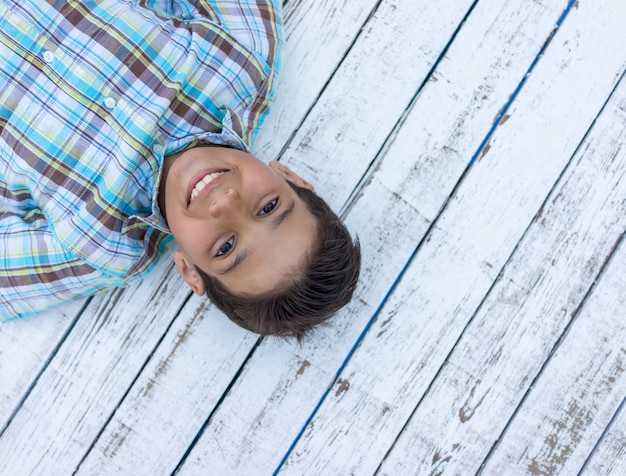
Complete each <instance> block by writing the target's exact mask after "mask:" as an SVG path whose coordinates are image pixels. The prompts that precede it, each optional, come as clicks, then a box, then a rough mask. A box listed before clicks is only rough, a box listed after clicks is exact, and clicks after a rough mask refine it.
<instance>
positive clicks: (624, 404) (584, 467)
mask: <svg viewBox="0 0 626 476" xmlns="http://www.w3.org/2000/svg"><path fill="white" fill-rule="evenodd" d="M624 408H626V397H624V399H623V400H622V403H620V404H619V406H618V407H617V411H616V412H615V413H614V414H613V416H612V417H611V420H610V421H609V424H608V425H607V426H606V428H605V429H604V431H603V432H602V434H601V435H600V437H599V438H598V441H596V444H595V445H593V449H592V450H591V451H590V452H589V456H587V459H586V460H585V462H584V464H583V465H582V467H581V468H580V471H579V472H578V476H581V475H582V474H583V473H584V472H585V471H586V470H587V466H589V462H590V461H591V458H592V457H593V455H594V454H595V453H596V451H597V450H598V447H599V446H600V443H601V442H602V440H604V437H605V436H606V435H607V433H608V432H609V431H610V430H611V428H612V427H613V425H614V424H615V421H616V420H617V418H618V416H619V414H620V413H621V412H622V411H623V410H624Z"/></svg>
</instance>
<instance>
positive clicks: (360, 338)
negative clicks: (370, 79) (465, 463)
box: [273, 0, 573, 475]
mask: <svg viewBox="0 0 626 476" xmlns="http://www.w3.org/2000/svg"><path fill="white" fill-rule="evenodd" d="M572 1H573V0H572ZM477 3H478V0H475V1H474V2H473V3H472V5H471V6H470V7H469V9H468V10H467V12H466V14H465V15H464V17H463V19H462V20H461V21H460V22H459V25H458V26H457V28H456V29H455V31H454V33H453V34H452V36H451V37H450V40H449V41H448V43H447V44H446V46H445V47H444V48H443V50H442V52H441V54H440V55H439V56H438V57H437V59H436V61H435V62H434V63H433V66H432V67H431V69H430V70H429V72H428V73H427V75H426V77H425V79H424V81H423V82H422V84H421V85H420V86H419V88H418V90H417V92H416V93H415V95H414V96H413V98H412V99H411V101H410V103H409V105H408V106H407V108H406V109H405V111H404V113H403V114H402V115H401V116H400V118H399V119H398V122H397V123H396V125H394V127H393V129H392V131H391V132H390V134H389V136H388V137H387V139H386V140H385V142H384V144H383V146H382V147H381V149H380V150H379V152H378V153H377V154H376V155H375V159H374V160H373V161H372V162H371V163H370V165H369V168H368V170H369V169H371V168H372V166H373V164H374V163H375V162H376V160H377V158H378V157H379V155H380V154H381V152H382V151H384V150H386V148H387V147H388V145H389V142H390V140H393V138H394V137H395V135H397V131H398V129H399V128H400V127H401V126H402V124H403V123H404V122H405V121H406V117H407V116H408V114H409V113H410V110H411V109H412V107H413V106H414V104H415V102H416V101H417V99H418V97H419V94H420V92H421V91H422V89H423V88H424V86H425V85H426V84H427V83H428V81H429V80H430V77H431V76H432V75H433V74H434V72H435V71H436V69H437V67H438V66H439V64H440V63H441V61H442V60H443V59H444V57H445V54H446V53H447V51H448V50H449V48H450V46H451V45H452V44H453V43H454V41H455V39H456V37H457V36H458V33H459V32H460V31H461V29H462V28H463V25H464V24H465V22H466V20H467V18H468V17H469V16H470V15H471V13H472V12H473V10H474V8H475V6H476V4H477ZM468 171H469V166H468V167H466V168H465V170H464V171H463V173H462V174H461V176H460V178H459V180H458V181H457V183H456V185H455V186H454V188H453V189H452V192H451V193H450V195H449V196H448V198H447V199H446V201H445V202H444V204H443V205H442V207H441V209H440V211H439V214H438V215H437V217H436V218H435V219H434V220H433V221H432V222H431V224H430V225H429V227H428V229H427V231H426V233H425V234H424V236H423V237H422V239H421V240H420V242H419V243H418V244H417V246H416V247H415V249H414V250H413V252H412V253H411V255H410V256H409V258H408V260H407V261H406V262H405V264H404V266H403V267H402V269H401V270H400V272H399V273H398V275H397V276H396V279H395V280H394V282H393V283H392V284H391V287H390V288H389V289H388V290H387V292H386V294H385V296H384V297H383V299H382V300H381V302H380V304H379V305H378V307H377V308H376V310H375V311H374V313H373V314H372V316H371V317H370V319H369V320H368V322H367V323H366V324H365V327H364V328H363V330H362V331H361V333H360V334H359V336H358V338H357V339H356V341H355V343H354V345H353V346H352V348H351V349H350V351H349V352H348V354H347V355H346V357H345V359H344V360H343V362H342V364H341V365H340V366H339V368H338V370H337V372H336V373H335V376H334V378H333V379H332V380H331V382H330V383H329V385H328V386H327V388H326V390H325V391H324V393H323V394H322V396H321V397H320V399H319V401H318V403H317V404H316V406H315V407H314V409H313V411H312V412H311V414H310V415H309V417H308V418H307V420H306V421H305V422H304V424H303V426H302V428H301V429H300V431H299V432H298V434H297V435H296V437H295V438H294V440H293V441H292V443H291V445H290V446H289V448H288V449H287V452H286V453H285V455H284V456H283V458H282V459H281V461H280V462H279V464H278V466H277V467H276V469H275V470H274V472H273V474H274V475H276V474H278V472H279V471H280V469H281V468H282V466H283V465H284V463H285V462H286V460H287V458H288V457H289V455H290V454H291V452H292V451H293V449H294V448H295V446H296V444H297V443H298V441H299V440H300V438H301V437H302V435H303V434H304V431H305V430H306V428H307V427H308V426H309V424H310V423H311V421H312V420H313V418H314V417H315V415H316V413H317V412H318V410H319V408H320V407H321V405H322V404H323V403H324V401H325V400H326V398H327V396H328V394H329V393H330V391H331V390H332V388H333V386H334V385H335V383H336V382H337V379H338V378H339V376H340V375H341V373H342V372H343V370H344V369H345V367H346V366H347V365H348V362H349V361H350V359H351V358H352V356H353V355H354V353H355V352H356V349H357V348H358V347H359V345H360V344H361V342H362V341H363V338H364V337H365V335H366V334H367V332H368V331H369V329H370V328H371V326H372V324H373V323H374V322H375V320H376V318H377V317H378V314H379V313H380V311H381V310H382V308H383V306H384V305H385V304H386V302H387V300H388V299H389V297H390V295H391V293H392V292H393V291H394V289H395V288H396V286H397V285H398V284H399V282H400V281H401V280H402V277H403V276H404V273H405V272H406V270H407V269H408V267H409V266H410V265H411V263H412V261H413V259H414V258H415V256H416V255H417V252H418V251H419V249H420V248H421V246H422V244H423V243H424V242H425V241H426V240H427V239H428V238H429V236H430V235H431V233H432V230H433V229H434V227H435V225H436V224H437V223H438V220H439V217H441V215H442V212H443V211H444V210H445V209H446V208H447V206H448V204H449V202H450V200H451V199H452V197H453V196H454V195H455V192H456V191H457V190H458V188H459V187H460V185H461V184H462V183H463V180H464V178H465V176H466V175H467V173H468ZM365 175H367V173H366V174H365ZM364 182H365V180H364V179H362V180H361V181H360V182H359V184H357V187H356V188H355V190H357V189H359V186H360V185H361V184H362V183H364ZM355 196H356V194H353V195H352V196H351V197H349V199H348V201H347V204H346V206H344V209H343V210H342V213H341V214H342V215H344V214H345V213H347V211H348V210H349V208H350V203H349V202H350V201H351V200H352V199H353V198H354V197H355Z"/></svg>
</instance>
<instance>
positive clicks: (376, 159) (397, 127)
mask: <svg viewBox="0 0 626 476" xmlns="http://www.w3.org/2000/svg"><path fill="white" fill-rule="evenodd" d="M477 3H478V0H475V1H474V2H473V3H472V4H471V5H470V7H469V8H468V10H467V12H466V13H465V15H464V16H463V18H462V19H461V21H460V22H459V25H458V26H457V28H456V29H455V30H454V33H452V36H451V37H450V40H448V43H446V45H445V46H444V48H443V50H442V51H441V53H440V54H439V56H438V57H437V59H436V60H435V61H434V63H433V65H432V66H431V68H430V69H429V70H428V73H426V76H425V77H424V80H423V81H422V83H421V84H420V85H419V86H418V88H417V90H416V91H415V94H414V95H413V97H412V98H411V99H410V100H409V104H408V105H407V107H406V108H405V109H404V111H403V112H402V114H401V115H400V117H399V118H398V120H397V121H396V123H395V124H394V126H393V127H392V129H391V132H390V133H389V135H388V136H387V138H386V139H385V141H384V142H383V144H382V146H381V147H380V149H378V151H377V152H376V154H374V158H373V159H372V161H371V162H370V163H369V165H368V166H367V169H366V170H365V172H364V173H363V176H362V177H361V180H359V182H358V183H357V184H356V185H355V187H354V190H353V191H352V193H351V194H350V196H349V197H348V199H347V200H346V202H345V204H344V206H343V207H342V209H341V212H340V214H339V215H340V216H341V217H343V216H345V215H346V214H347V213H348V212H349V211H350V208H351V207H352V205H353V204H354V202H355V201H356V198H357V197H358V196H359V193H360V191H361V189H362V188H363V187H364V185H365V184H366V183H367V181H368V180H369V179H370V178H371V176H372V175H373V174H374V173H375V172H376V164H377V163H378V162H380V161H381V157H383V156H384V155H385V153H386V152H387V150H389V148H391V146H392V145H393V143H394V141H395V139H396V138H397V136H398V134H399V131H400V129H402V126H403V125H404V123H405V122H406V121H407V118H408V117H409V115H410V114H411V112H412V110H413V108H414V107H415V104H416V103H417V101H418V99H419V97H420V95H421V93H422V91H423V89H424V87H425V86H426V85H427V84H428V83H429V82H430V81H431V79H432V78H433V75H434V74H435V71H437V68H438V67H439V65H440V64H441V62H442V61H443V59H444V58H445V56H446V54H447V53H448V50H449V49H450V47H451V46H452V44H453V43H454V41H455V40H456V37H457V36H458V33H459V32H460V31H461V29H462V28H463V25H464V24H465V22H466V21H467V19H468V18H469V16H470V15H471V14H472V12H473V11H474V8H475V7H476V4H477ZM481 148H482V144H481ZM479 150H480V148H479ZM476 154H477V153H475V154H474V155H476ZM470 165H471V162H470ZM459 180H460V179H459ZM444 208H445V204H444V206H443V207H442V208H441V209H440V212H439V213H441V211H442V210H443V209H444Z"/></svg>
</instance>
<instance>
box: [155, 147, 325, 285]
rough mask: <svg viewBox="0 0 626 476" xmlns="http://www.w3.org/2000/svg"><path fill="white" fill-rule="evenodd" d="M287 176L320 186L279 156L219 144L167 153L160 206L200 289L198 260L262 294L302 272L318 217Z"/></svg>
mask: <svg viewBox="0 0 626 476" xmlns="http://www.w3.org/2000/svg"><path fill="white" fill-rule="evenodd" d="M287 180H290V181H292V182H294V183H295V184H296V185H299V186H301V187H306V188H309V189H312V188H313V187H312V186H311V185H310V184H309V183H308V182H306V181H305V180H303V179H302V178H300V177H298V176H297V175H296V174H294V173H293V172H292V171H291V170H289V169H287V168H286V167H285V166H283V165H281V164H279V163H278V162H272V163H270V165H269V166H268V165H266V164H265V163H263V162H261V161H260V160H258V159H257V158H255V157H254V156H252V155H250V154H248V153H245V152H242V151H238V150H235V149H228V148H224V147H217V146H207V147H195V148H192V149H188V150H186V151H184V152H182V153H179V154H174V155H171V156H168V157H166V158H165V162H164V166H163V176H162V178H161V188H160V191H159V206H160V207H161V211H162V213H163V214H164V216H165V218H166V220H167V223H168V226H169V228H170V230H171V231H172V234H173V235H174V238H175V240H176V243H177V244H178V247H179V251H177V252H176V253H175V254H174V261H175V263H176V266H177V268H178V271H179V272H180V274H181V276H182V277H183V279H185V281H186V282H187V284H188V285H189V286H190V287H191V289H192V290H193V291H194V292H196V293H197V294H204V284H203V282H202V279H201V278H200V276H199V274H198V273H197V272H196V270H195V266H198V267H199V268H200V269H202V270H203V271H204V272H205V273H207V274H208V275H209V276H213V277H216V278H217V279H218V280H219V281H220V282H221V283H222V284H223V285H225V286H226V288H227V289H229V290H230V291H231V292H236V293H248V294H262V293H265V292H267V291H271V290H273V289H276V287H277V286H279V285H280V284H281V283H282V281H283V279H284V278H285V276H286V275H287V274H290V273H293V272H297V271H298V270H299V269H300V267H301V264H302V260H303V258H304V255H305V254H306V252H307V251H308V250H309V249H310V248H311V247H312V245H313V237H314V230H315V220H314V218H313V216H312V215H311V214H310V213H309V211H308V210H307V209H306V206H305V205H304V204H303V203H302V201H301V200H300V199H299V197H298V196H297V194H296V193H295V192H294V191H293V189H292V188H291V187H290V186H289V185H288V184H287Z"/></svg>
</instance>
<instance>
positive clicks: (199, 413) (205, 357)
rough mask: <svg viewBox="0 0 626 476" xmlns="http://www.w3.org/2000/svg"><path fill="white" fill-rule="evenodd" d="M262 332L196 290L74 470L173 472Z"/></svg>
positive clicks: (112, 472) (89, 472)
mask: <svg viewBox="0 0 626 476" xmlns="http://www.w3.org/2000/svg"><path fill="white" fill-rule="evenodd" d="M257 338H258V337H257V336H256V335H254V334H252V333H250V332H246V331H244V330H243V329H241V328H239V327H237V326H235V325H234V324H233V323H231V322H230V321H229V320H228V319H227V318H226V317H225V316H224V315H223V314H221V313H220V312H219V311H217V309H216V308H214V307H212V306H211V305H210V303H209V302H208V301H207V300H206V299H204V298H199V297H197V296H195V295H194V296H192V298H191V300H190V301H189V302H188V303H187V305H186V306H185V308H184V309H183V310H182V312H181V314H180V315H179V316H178V317H177V319H176V321H175V323H174V325H173V326H172V328H171V329H170V330H169V332H168V334H167V335H166V336H165V338H164V340H163V342H162V343H161V345H160V346H159V348H158V349H157V350H156V351H155V354H154V356H152V358H151V359H150V361H149V362H148V364H147V366H146V368H144V369H143V370H142V372H141V374H140V375H139V377H138V379H137V381H136V382H134V384H133V386H132V387H131V389H130V391H129V394H128V395H127V396H126V398H125V399H124V401H123V402H122V403H121V405H120V407H119V408H118V409H117V410H116V412H115V415H114V416H113V418H112V419H111V421H110V422H109V423H108V425H107V427H106V428H105V430H104V432H103V433H102V434H101V435H100V436H99V438H98V441H97V442H96V444H95V445H94V447H93V448H92V449H91V451H90V453H89V454H88V456H87V458H86V459H85V460H84V461H83V463H82V464H81V465H80V467H79V468H78V471H77V472H76V474H78V475H83V474H84V475H92V474H107V475H113V474H120V475H123V474H135V475H136V474H146V475H153V474H171V473H172V472H173V471H174V470H175V469H176V466H177V464H178V462H179V461H180V460H181V459H182V457H183V455H184V454H185V451H186V450H187V448H188V447H189V445H190V444H191V442H192V441H193V439H194V438H195V437H196V435H197V433H198V432H199V431H200V430H201V429H202V426H203V424H204V422H205V421H206V419H207V417H208V415H210V413H211V411H212V410H213V408H214V407H215V406H216V404H217V402H218V401H219V399H220V397H221V396H222V394H224V393H225V392H226V389H227V388H228V384H229V383H230V381H231V379H232V378H233V377H234V376H235V374H236V372H237V370H238V369H239V368H240V366H241V365H242V364H243V362H244V360H245V359H246V357H247V355H248V353H249V352H250V350H251V349H252V347H253V346H254V344H255V343H256V341H257Z"/></svg>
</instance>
